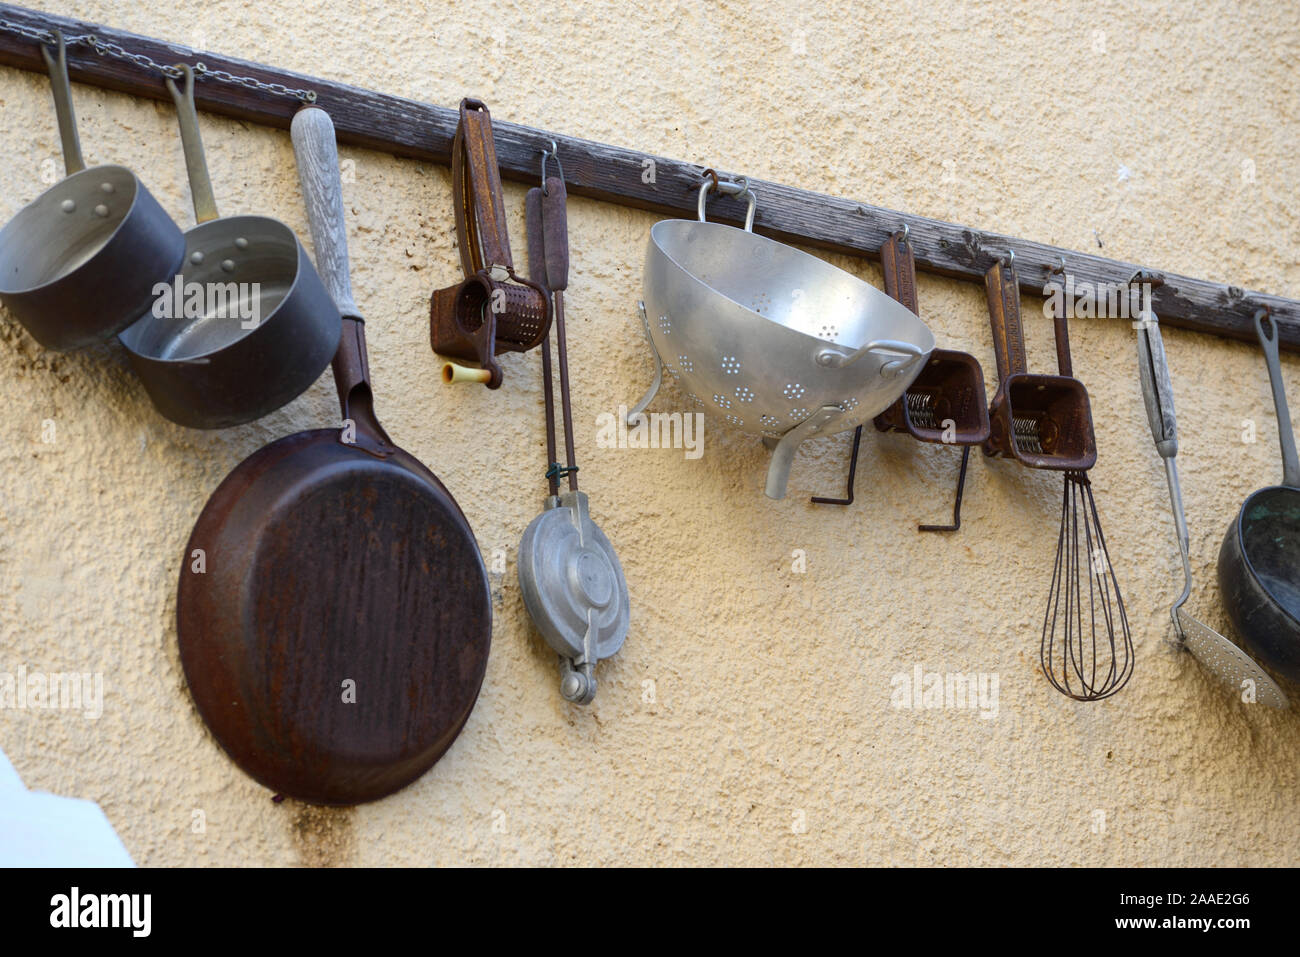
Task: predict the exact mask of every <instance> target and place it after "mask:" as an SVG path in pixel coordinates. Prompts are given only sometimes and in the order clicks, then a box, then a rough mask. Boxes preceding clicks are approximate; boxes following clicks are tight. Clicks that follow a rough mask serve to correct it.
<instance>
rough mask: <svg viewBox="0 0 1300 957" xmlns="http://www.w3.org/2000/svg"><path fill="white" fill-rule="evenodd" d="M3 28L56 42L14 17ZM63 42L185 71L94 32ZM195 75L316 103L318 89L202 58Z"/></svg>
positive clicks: (0, 22)
mask: <svg viewBox="0 0 1300 957" xmlns="http://www.w3.org/2000/svg"><path fill="white" fill-rule="evenodd" d="M0 30H2V31H4V32H6V33H12V34H14V35H15V36H20V37H23V38H25V39H28V40H35V41H36V42H37V43H46V44H48V43H53V42H54V34H53V33H50V32H49V31H48V30H39V29H37V28H35V27H29V26H27V25H25V24H22V23H15V22H14V21H12V20H4V19H0ZM63 42H64V44H66V45H67V46H70V47H73V46H77V45H78V44H85V45H86V46H88V47H90V48H91V49H92V50H94V51H95V53H97V54H98V55H99V56H111V57H115V58H116V59H118V60H126V61H127V62H129V63H134V64H135V65H136V66H138V67H140V68H141V69H144V70H150V71H152V72H154V73H161V74H162V75H163V76H165V77H170V78H171V79H173V80H175V79H179V78H180V77H181V76H183V75H184V74H183V73H182V71H181V70H180V69H179V68H177V67H174V66H167V65H165V64H162V63H159V62H158V61H157V60H155V59H153V58H152V57H150V56H147V55H145V54H143V53H132V52H131V51H130V50H127V49H125V48H124V47H122V46H121V45H119V44H117V43H109V42H108V41H106V40H101V39H100V38H99V37H97V36H95V35H94V34H93V33H79V34H76V35H73V36H65V37H64V38H63ZM194 75H195V76H196V77H198V78H200V79H202V78H203V77H210V78H211V79H213V80H216V81H218V82H219V83H231V84H234V85H236V86H242V87H245V88H246V89H249V90H261V91H262V92H264V93H270V94H272V95H274V96H287V97H291V98H292V99H295V100H299V101H301V102H303V103H315V102H316V91H315V90H295V89H293V88H291V87H287V86H285V85H284V84H283V83H266V82H264V81H263V80H259V79H256V78H255V77H251V76H236V75H235V74H233V73H230V72H228V71H226V70H213V69H210V68H209V67H207V66H205V65H204V64H203V63H202V62H199V63H195V64H194Z"/></svg>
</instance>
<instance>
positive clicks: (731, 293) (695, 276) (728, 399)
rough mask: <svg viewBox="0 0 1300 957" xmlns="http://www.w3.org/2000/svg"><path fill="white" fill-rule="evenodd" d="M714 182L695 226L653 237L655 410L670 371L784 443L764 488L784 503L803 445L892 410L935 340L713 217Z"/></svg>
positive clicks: (723, 412)
mask: <svg viewBox="0 0 1300 957" xmlns="http://www.w3.org/2000/svg"><path fill="white" fill-rule="evenodd" d="M713 188H714V184H713V182H712V181H709V180H706V182H705V184H704V185H703V186H702V187H701V188H700V198H699V214H700V215H699V220H698V221H693V220H682V219H671V220H664V221H662V222H659V223H656V224H655V225H654V226H653V227H652V228H651V230H650V242H649V244H648V245H647V249H646V261H645V277H644V281H645V299H644V301H643V303H642V323H643V325H644V327H645V333H646V337H647V339H648V340H649V342H650V344H651V346H652V347H653V349H654V352H655V358H656V360H657V362H658V368H657V369H656V374H655V382H654V384H653V385H652V386H651V388H650V390H649V391H648V392H647V393H646V395H645V396H644V397H643V398H642V399H641V401H640V402H638V403H637V405H636V406H635V407H634V409H633V410H632V412H631V414H630V415H629V418H631V417H632V416H636V415H639V414H640V413H642V412H643V411H644V410H645V409H646V407H647V406H648V405H649V403H650V402H651V400H652V399H653V398H654V396H655V393H656V392H657V391H658V388H659V385H660V383H661V382H662V375H663V373H664V372H667V374H668V375H670V376H672V377H673V378H674V379H676V380H677V381H678V383H679V384H680V385H681V386H682V391H683V393H686V394H689V395H693V396H695V397H697V398H698V399H699V402H700V404H701V405H702V406H703V409H704V411H706V412H708V413H710V414H711V415H714V416H716V417H717V418H718V419H719V420H720V421H723V422H725V423H726V424H727V425H729V426H730V427H732V428H736V429H739V430H741V431H744V432H751V433H755V434H758V435H762V436H764V437H766V438H768V439H769V440H771V443H772V444H774V445H775V448H776V454H775V455H774V457H773V462H772V466H771V468H770V469H769V471H768V481H767V494H768V495H769V496H771V497H772V498H781V497H782V496H784V495H785V486H786V479H787V477H788V474H789V466H790V463H791V461H792V460H793V457H794V451H795V449H796V448H797V447H798V444H799V443H800V442H801V441H803V439H805V438H808V437H810V436H812V435H819V434H828V433H832V432H840V431H843V430H845V429H852V428H854V427H856V426H858V425H861V424H862V423H864V422H867V421H869V420H871V419H872V418H873V417H874V416H875V415H877V414H878V413H880V412H883V411H884V410H885V409H887V408H888V407H889V406H890V405H892V404H893V402H894V400H896V399H897V398H898V397H899V396H900V395H902V394H903V392H904V390H905V389H907V387H908V386H909V385H910V384H911V382H912V380H913V379H915V378H916V376H917V375H918V374H919V373H920V371H921V369H922V367H923V366H924V362H925V358H926V357H927V356H928V355H929V354H930V352H931V350H933V349H934V336H933V335H932V334H931V332H930V330H929V329H928V328H927V327H926V325H925V323H923V322H922V321H921V320H920V319H919V318H917V316H916V315H914V314H913V313H912V312H910V311H909V310H908V309H907V308H906V307H904V306H902V305H900V304H899V303H898V302H897V301H895V300H894V299H892V298H891V297H889V296H888V295H886V294H885V293H884V292H882V291H881V290H879V289H877V288H875V287H874V286H872V285H870V284H869V283H866V282H863V281H862V280H861V279H858V278H857V277H856V276H853V275H851V274H849V273H847V272H845V271H843V270H842V269H837V268H835V267H834V266H832V265H830V264H829V263H827V262H824V261H823V260H821V259H818V258H817V257H815V256H810V255H808V254H807V253H804V252H801V251H800V250H798V249H794V248H793V247H791V246H786V245H784V244H782V243H778V242H775V241H774V240H771V239H768V238H766V237H764V236H759V235H756V234H755V233H754V232H752V227H753V219H754V209H755V201H754V194H753V193H752V191H750V190H749V187H748V186H747V185H745V184H744V183H743V181H742V182H741V183H728V182H720V183H718V184H717V189H718V191H719V192H722V193H725V194H729V195H732V196H743V197H746V198H747V199H748V201H749V210H748V214H747V216H746V221H745V228H744V229H737V228H736V227H734V226H727V225H724V224H722V223H710V222H706V221H705V219H704V204H705V199H706V197H707V195H708V192H709V191H710V190H711V189H713Z"/></svg>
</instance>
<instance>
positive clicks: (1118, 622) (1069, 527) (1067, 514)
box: [984, 253, 1133, 701]
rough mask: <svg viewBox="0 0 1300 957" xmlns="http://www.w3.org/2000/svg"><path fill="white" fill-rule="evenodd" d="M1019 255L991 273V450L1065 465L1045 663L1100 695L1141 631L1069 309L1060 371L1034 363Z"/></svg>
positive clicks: (1110, 690)
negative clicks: (1123, 580)
mask: <svg viewBox="0 0 1300 957" xmlns="http://www.w3.org/2000/svg"><path fill="white" fill-rule="evenodd" d="M1014 260H1015V254H1014V253H1010V254H1008V256H1007V257H1006V258H1005V259H1002V258H999V259H997V260H996V261H994V263H993V265H992V266H991V267H990V268H989V270H988V272H987V273H986V274H985V277H984V282H985V288H986V291H987V293H988V303H989V321H990V324H991V325H992V328H993V345H994V352H995V353H996V355H997V364H998V379H999V382H998V391H997V394H996V395H995V396H994V399H993V405H992V407H991V408H990V410H989V416H990V419H991V425H992V435H991V437H990V439H989V441H988V442H987V443H986V444H985V446H984V451H985V453H986V454H989V455H1004V456H1009V457H1012V458H1015V459H1016V460H1017V461H1019V462H1020V463H1021V464H1022V465H1026V466H1028V467H1030V468H1036V469H1052V470H1056V471H1062V472H1064V473H1065V475H1064V481H1063V488H1062V498H1061V530H1060V533H1059V535H1058V537H1057V544H1056V561H1055V563H1054V566H1053V569H1052V584H1051V588H1050V589H1049V591H1048V595H1047V609H1046V611H1045V612H1044V614H1043V634H1042V642H1041V644H1040V646H1039V661H1040V663H1041V665H1042V669H1043V675H1044V676H1045V677H1046V678H1047V680H1048V682H1050V683H1051V685H1052V687H1054V688H1055V689H1056V690H1057V691H1059V692H1061V694H1063V695H1066V696H1067V697H1070V698H1073V699H1075V700H1076V701H1100V700H1102V699H1103V698H1108V697H1110V696H1111V695H1113V694H1115V692H1117V691H1119V690H1120V689H1121V688H1122V687H1124V685H1125V684H1127V683H1128V680H1129V678H1130V677H1131V676H1132V674H1133V638H1132V635H1131V633H1130V631H1129V624H1128V615H1127V613H1126V612H1125V610H1124V599H1123V596H1122V595H1121V594H1120V589H1119V581H1118V580H1117V579H1116V577H1115V570H1114V566H1113V565H1112V564H1111V561H1110V553H1109V550H1108V549H1107V547H1106V537H1105V535H1104V534H1103V533H1102V530H1101V517H1100V516H1099V514H1098V513H1097V503H1096V500H1095V498H1094V496H1093V492H1092V483H1091V481H1090V480H1089V479H1088V469H1090V468H1091V467H1092V466H1093V464H1094V463H1095V462H1096V461H1097V447H1096V440H1095V438H1094V435H1093V430H1092V411H1091V408H1090V406H1089V403H1088V392H1087V390H1086V389H1085V388H1084V386H1083V383H1082V382H1080V381H1079V380H1077V379H1075V378H1074V377H1073V364H1072V362H1071V360H1070V339H1069V329H1068V325H1067V322H1066V317H1065V312H1064V309H1063V308H1062V309H1060V310H1058V311H1057V313H1056V314H1055V315H1054V316H1053V325H1054V327H1055V336H1056V360H1057V367H1058V372H1059V374H1058V375H1054V376H1050V375H1030V374H1029V373H1028V372H1027V371H1026V370H1027V364H1026V361H1025V341H1024V332H1023V328H1022V325H1021V319H1020V283H1019V280H1018V279H1017V277H1016V271H1015V266H1014ZM1060 270H1061V271H1063V270H1064V264H1062V266H1061V267H1060Z"/></svg>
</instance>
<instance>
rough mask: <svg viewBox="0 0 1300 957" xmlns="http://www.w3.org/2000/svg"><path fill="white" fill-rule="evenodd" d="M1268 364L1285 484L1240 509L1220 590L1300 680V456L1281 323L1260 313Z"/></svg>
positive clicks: (1241, 622) (1223, 557) (1263, 645)
mask: <svg viewBox="0 0 1300 957" xmlns="http://www.w3.org/2000/svg"><path fill="white" fill-rule="evenodd" d="M1255 333H1256V335H1258V336H1259V343H1260V346H1261V347H1262V348H1263V350H1264V359H1265V361H1266V362H1267V363H1268V378H1269V383H1270V385H1271V386H1272V388H1273V405H1274V407H1275V408H1276V410H1277V427H1278V442H1279V444H1280V445H1281V447H1282V466H1283V472H1282V484H1281V485H1274V486H1272V487H1270V488H1265V489H1260V490H1259V491H1258V492H1255V493H1254V494H1253V495H1251V496H1250V498H1248V499H1246V501H1245V503H1244V504H1243V505H1242V506H1241V511H1240V512H1238V513H1237V517H1236V518H1235V519H1234V520H1233V522H1232V524H1231V525H1229V526H1228V531H1227V534H1226V535H1224V538H1223V546H1222V547H1221V548H1220V549H1219V593H1220V594H1221V595H1222V596H1223V604H1224V607H1225V608H1226V609H1227V610H1228V617H1229V618H1230V619H1231V620H1232V625H1233V628H1235V629H1236V631H1237V635H1238V637H1239V638H1241V642H1242V644H1243V645H1244V646H1245V647H1246V648H1247V649H1248V650H1249V651H1250V652H1251V653H1252V654H1253V655H1254V656H1255V657H1256V658H1258V659H1259V660H1260V661H1262V662H1263V663H1264V664H1266V665H1268V666H1269V667H1270V668H1272V669H1273V670H1274V671H1276V672H1278V673H1279V674H1281V675H1283V676H1284V677H1286V678H1290V679H1291V680H1292V681H1300V457H1297V455H1296V442H1295V433H1294V432H1292V431H1291V412H1290V409H1289V408H1288V407H1287V401H1286V383H1285V382H1284V381H1283V379H1282V364H1281V362H1280V360H1279V359H1278V346H1277V341H1278V328H1277V323H1276V322H1274V321H1273V319H1272V317H1271V316H1270V315H1269V311H1268V309H1266V308H1265V309H1261V310H1260V311H1259V312H1257V313H1256V314H1255Z"/></svg>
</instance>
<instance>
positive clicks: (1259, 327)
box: [1255, 309, 1300, 488]
mask: <svg viewBox="0 0 1300 957" xmlns="http://www.w3.org/2000/svg"><path fill="white" fill-rule="evenodd" d="M1266 329H1267V331H1265V330H1266ZM1255 333H1256V335H1258V336H1259V344H1260V346H1262V347H1263V349H1264V360H1265V361H1266V362H1267V363H1268V381H1269V383H1270V384H1271V385H1272V386H1273V405H1274V406H1275V407H1276V408H1277V431H1278V441H1279V442H1280V443H1281V446H1282V484H1283V485H1287V486H1290V487H1291V488H1300V456H1297V455H1296V445H1295V433H1294V432H1292V431H1291V410H1290V408H1289V407H1288V406H1287V402H1286V383H1285V382H1283V381H1282V362H1281V360H1280V359H1279V358H1278V351H1277V343H1278V328H1277V323H1276V322H1274V321H1273V318H1272V316H1270V315H1269V313H1268V310H1267V309H1261V310H1259V311H1258V312H1256V313H1255Z"/></svg>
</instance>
